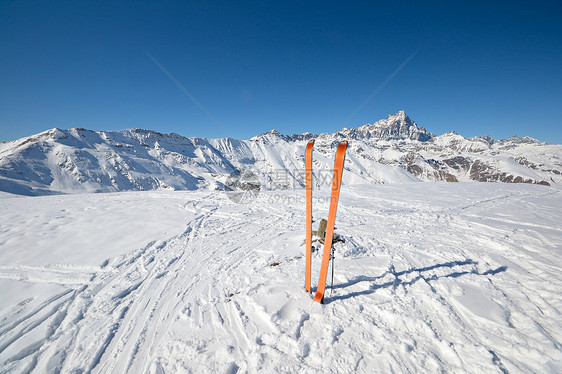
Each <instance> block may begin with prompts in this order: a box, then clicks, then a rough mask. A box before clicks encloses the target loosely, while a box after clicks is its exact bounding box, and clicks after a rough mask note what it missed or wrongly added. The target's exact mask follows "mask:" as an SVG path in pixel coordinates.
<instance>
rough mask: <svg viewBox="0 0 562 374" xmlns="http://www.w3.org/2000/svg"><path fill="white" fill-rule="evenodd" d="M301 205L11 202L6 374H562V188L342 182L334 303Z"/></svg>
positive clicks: (79, 199)
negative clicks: (307, 245)
mask: <svg viewBox="0 0 562 374" xmlns="http://www.w3.org/2000/svg"><path fill="white" fill-rule="evenodd" d="M328 192H329V191H315V194H316V195H315V205H314V217H315V220H316V223H315V224H314V226H315V228H316V226H317V224H318V221H319V220H320V218H323V217H327V210H328V202H327V199H325V198H326V197H327V194H328ZM304 208H305V204H304V190H295V191H269V192H262V193H260V194H259V196H258V197H257V199H256V200H254V201H252V202H249V203H247V204H237V203H234V202H232V201H230V200H229V199H228V197H227V196H226V194H225V193H223V192H122V193H108V194H77V195H58V196H44V197H20V196H15V195H9V194H2V195H1V196H0V209H1V211H2V214H1V215H0V293H1V298H0V372H2V373H8V372H9V373H17V372H30V371H31V372H38V373H44V372H48V373H55V372H61V371H62V372H65V373H82V372H84V373H88V372H94V373H124V372H129V373H145V372H148V373H182V372H187V373H206V372H209V373H215V372H217V373H236V372H238V373H244V372H267V373H275V372H281V373H316V372H339V373H350V372H356V371H357V372H366V373H373V372H380V373H391V372H395V373H418V372H424V373H438V372H449V373H463V372H467V373H502V372H503V373H508V372H509V373H530V372H535V373H537V372H541V373H560V372H562V314H561V312H562V273H561V269H562V224H561V223H562V190H560V189H557V188H553V187H544V186H537V185H523V184H488V183H448V184H447V183H410V184H395V185H355V186H343V187H342V195H341V198H340V204H339V210H338V216H337V219H336V232H337V233H339V234H340V235H342V236H343V237H344V238H345V239H346V242H345V243H338V244H336V259H335V277H334V288H333V293H331V291H330V287H329V285H330V274H331V270H330V272H329V273H328V274H329V275H328V287H327V293H326V297H325V301H326V303H325V304H324V305H321V304H318V303H315V302H313V300H312V295H309V294H307V293H306V292H305V290H304V268H305V263H304V246H301V243H302V242H303V240H304V236H305V235H304V225H305V222H304V217H305V210H304ZM320 261H321V251H319V252H316V253H315V254H314V256H313V274H312V285H313V289H314V288H315V285H316V283H317V281H318V273H319V267H320ZM275 263H278V265H276V266H271V265H275Z"/></svg>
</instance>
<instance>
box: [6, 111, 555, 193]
mask: <svg viewBox="0 0 562 374" xmlns="http://www.w3.org/2000/svg"><path fill="white" fill-rule="evenodd" d="M312 138H316V143H315V148H314V162H315V163H314V178H315V184H316V185H320V184H323V183H326V176H325V174H326V175H329V174H330V171H331V169H332V168H333V158H334V153H335V148H336V146H337V143H338V141H340V140H342V139H348V140H349V142H350V143H349V144H350V146H349V150H348V151H347V159H346V173H345V174H344V180H343V184H344V185H352V184H362V183H367V182H368V183H377V184H388V183H405V182H411V181H447V182H458V181H479V182H508V183H532V184H542V185H552V184H560V183H561V182H562V146H561V145H549V144H545V143H540V142H538V141H537V140H535V139H531V138H528V137H523V138H519V137H513V138H509V139H505V140H499V141H496V140H494V139H492V138H490V137H474V138H468V139H467V138H464V137H462V136H460V135H458V134H455V133H454V132H450V133H446V134H443V135H440V136H435V135H433V134H432V133H430V132H429V131H427V130H425V128H423V127H420V126H418V125H417V124H416V123H415V122H414V121H412V120H411V119H410V118H409V117H408V116H407V115H406V114H405V113H404V112H403V111H401V112H399V113H397V114H392V115H389V116H388V118H386V119H384V120H380V121H378V122H376V123H374V124H372V125H369V124H368V125H364V126H361V127H358V128H356V129H342V130H340V131H337V132H335V133H333V134H316V135H315V134H311V133H304V134H300V135H283V134H281V133H279V132H277V131H275V130H272V131H270V132H267V133H264V134H261V135H258V136H256V137H254V138H252V139H250V140H236V139H231V138H225V139H201V138H185V137H183V136H180V135H178V134H160V133H158V132H154V131H150V130H141V129H132V130H123V131H90V130H86V129H70V130H60V129H52V130H48V131H45V132H43V133H41V134H38V135H35V136H31V137H28V138H23V139H20V140H17V141H13V142H8V143H0V191H5V192H10V193H15V194H21V195H51V194H61V193H80V192H117V191H136V190H210V191H213V190H221V189H224V188H225V183H226V181H227V179H228V178H229V176H230V175H231V174H233V173H239V172H240V171H241V170H245V169H249V170H250V171H251V172H252V173H253V174H255V175H256V176H257V178H258V179H259V180H260V184H261V186H260V187H261V189H264V190H279V189H294V188H300V187H302V186H303V183H304V178H303V176H302V170H303V165H304V148H305V146H306V143H307V142H308V140H310V139H312ZM327 183H328V184H329V183H330V182H329V181H328V182H327Z"/></svg>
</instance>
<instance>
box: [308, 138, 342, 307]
mask: <svg viewBox="0 0 562 374" xmlns="http://www.w3.org/2000/svg"><path fill="white" fill-rule="evenodd" d="M346 149H347V141H342V142H340V143H339V144H338V149H337V150H336V160H335V162H334V177H333V180H332V195H331V197H330V209H329V211H328V224H327V227H326V236H325V237H324V253H323V254H322V265H321V267H320V278H319V279H318V288H317V290H316V295H314V301H317V302H319V303H321V304H322V303H324V291H325V290H326V278H327V276H328V265H329V264H330V254H331V251H332V239H333V237H334V224H335V222H336V212H337V210H338V200H339V197H340V187H341V180H342V174H343V166H344V162H345V151H346Z"/></svg>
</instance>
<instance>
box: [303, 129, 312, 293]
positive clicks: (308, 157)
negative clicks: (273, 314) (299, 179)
mask: <svg viewBox="0 0 562 374" xmlns="http://www.w3.org/2000/svg"><path fill="white" fill-rule="evenodd" d="M313 146H314V139H312V140H311V141H309V142H308V144H307V145H306V151H305V153H304V165H305V179H306V269H305V275H304V288H305V289H306V291H307V292H308V293H310V292H311V289H310V277H311V272H312V147H313Z"/></svg>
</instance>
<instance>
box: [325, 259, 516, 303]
mask: <svg viewBox="0 0 562 374" xmlns="http://www.w3.org/2000/svg"><path fill="white" fill-rule="evenodd" d="M476 264H478V262H477V261H474V260H471V259H466V260H463V261H451V262H445V263H442V264H436V265H431V266H426V267H422V268H411V269H408V270H403V271H396V269H395V268H394V265H390V267H389V269H388V270H387V271H385V272H384V273H383V274H382V275H379V276H377V277H367V276H359V277H357V278H355V279H352V280H350V281H348V282H345V283H342V284H337V285H334V286H333V287H332V289H338V288H347V287H350V286H353V285H355V284H358V283H362V282H376V281H378V280H380V279H383V278H384V277H386V276H387V275H389V274H390V275H393V276H394V279H393V280H391V281H389V282H385V283H382V284H376V283H374V284H371V285H370V286H369V288H368V289H366V290H362V291H356V292H350V293H348V294H346V295H336V296H331V297H326V301H325V302H326V304H329V303H331V302H333V301H336V300H345V299H351V298H353V297H356V296H360V295H368V294H372V293H374V292H376V291H377V290H378V289H381V288H390V287H392V288H393V289H396V288H397V287H398V286H403V287H407V286H411V285H413V284H414V283H416V282H417V281H419V280H424V281H425V282H427V283H428V284H429V282H431V281H436V280H438V279H441V278H458V277H460V276H463V275H469V274H474V275H483V276H486V275H496V274H498V273H501V272H504V271H506V270H507V266H500V267H498V268H497V269H490V270H486V271H484V272H482V273H479V272H478V271H477V270H475V269H473V270H465V271H455V272H451V273H449V274H444V275H437V274H433V275H431V276H424V274H423V273H424V272H428V271H431V270H435V269H440V268H450V269H451V268H453V267H455V266H465V265H476ZM416 272H417V273H419V274H418V275H417V276H416V277H415V278H413V279H411V280H408V281H405V280H402V279H400V277H401V276H403V275H407V274H411V273H416ZM430 287H432V286H431V285H430ZM432 288H433V287H432Z"/></svg>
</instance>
